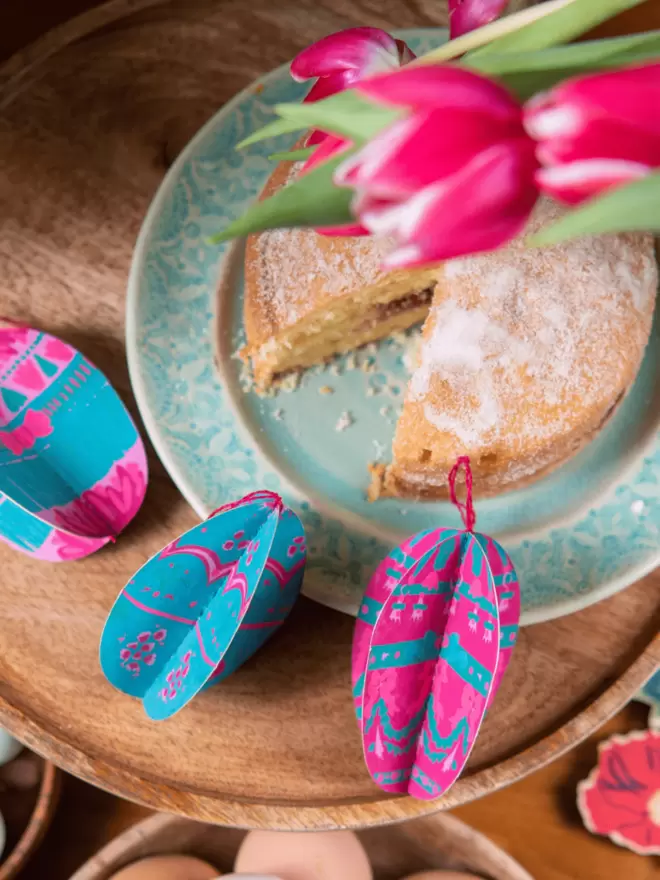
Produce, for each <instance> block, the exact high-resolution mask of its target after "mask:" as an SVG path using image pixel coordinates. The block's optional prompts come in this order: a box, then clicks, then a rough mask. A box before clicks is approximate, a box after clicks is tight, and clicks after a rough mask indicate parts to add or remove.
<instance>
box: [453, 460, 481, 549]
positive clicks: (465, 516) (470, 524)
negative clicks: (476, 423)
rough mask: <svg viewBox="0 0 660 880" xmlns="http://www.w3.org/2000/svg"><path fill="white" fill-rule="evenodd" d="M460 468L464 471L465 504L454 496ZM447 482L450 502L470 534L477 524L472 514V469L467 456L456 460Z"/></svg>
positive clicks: (475, 517)
mask: <svg viewBox="0 0 660 880" xmlns="http://www.w3.org/2000/svg"><path fill="white" fill-rule="evenodd" d="M461 468H464V469H465V503H463V502H462V501H459V500H458V496H457V494H456V477H457V476H458V474H459V471H460V470H461ZM448 480H449V497H450V499H451V502H452V504H454V505H455V506H456V507H457V508H458V512H459V513H460V515H461V519H462V520H463V525H464V526H465V529H466V531H468V532H472V531H473V530H474V526H475V524H476V522H477V515H476V513H475V512H474V504H473V503H472V468H471V467H470V456H469V455H461V456H460V458H457V459H456V464H455V465H454V467H453V468H452V469H451V471H450V472H449V478H448Z"/></svg>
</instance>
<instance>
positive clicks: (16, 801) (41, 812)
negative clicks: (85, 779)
mask: <svg viewBox="0 0 660 880" xmlns="http://www.w3.org/2000/svg"><path fill="white" fill-rule="evenodd" d="M17 760H20V761H23V762H26V761H27V762H30V763H34V764H37V765H38V766H39V774H40V777H41V778H40V779H39V782H38V788H37V789H36V791H31V790H30V789H26V790H22V789H16V788H7V789H6V790H5V791H4V793H3V796H2V798H0V804H1V805H2V815H3V818H4V820H5V822H6V824H7V830H8V832H10V833H11V832H12V831H13V828H12V823H11V819H12V817H13V816H16V817H18V812H19V811H20V812H21V813H23V812H24V811H25V807H27V810H28V812H27V816H28V817H29V818H28V819H27V822H25V817H23V819H22V822H21V825H20V826H19V828H22V830H21V832H20V834H19V836H18V840H17V841H16V843H15V844H14V843H13V842H12V841H11V839H10V833H8V839H7V850H6V851H5V852H4V853H3V856H4V859H2V860H1V861H0V880H13V878H14V877H18V875H19V873H20V872H21V871H22V870H23V868H24V867H25V865H26V864H27V862H28V861H29V860H30V858H31V857H32V855H33V853H34V852H35V850H36V849H37V847H38V846H39V844H40V843H41V841H42V839H43V837H44V835H45V834H46V832H47V831H48V826H49V825H50V823H51V820H52V818H53V816H54V814H55V810H56V809H57V804H58V801H59V795H60V784H61V779H62V774H61V772H60V771H59V770H58V769H57V767H55V765H54V764H52V763H51V762H50V761H44V760H43V759H42V758H40V757H39V756H38V755H34V754H30V753H28V752H26V751H23V752H22V753H21V755H20V757H19V758H18V759H17ZM26 801H29V803H25V802H26Z"/></svg>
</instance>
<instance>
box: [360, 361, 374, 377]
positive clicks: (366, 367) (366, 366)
mask: <svg viewBox="0 0 660 880" xmlns="http://www.w3.org/2000/svg"><path fill="white" fill-rule="evenodd" d="M360 369H361V370H362V372H363V373H373V371H374V370H375V369H376V359H375V358H372V357H369V358H367V359H366V360H364V361H362V363H361V364H360Z"/></svg>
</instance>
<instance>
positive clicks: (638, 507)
mask: <svg viewBox="0 0 660 880" xmlns="http://www.w3.org/2000/svg"><path fill="white" fill-rule="evenodd" d="M630 509H631V510H632V512H633V513H634V514H635V516H641V515H642V514H643V513H646V505H645V504H644V502H643V501H642V499H641V498H638V499H637V501H633V503H632V504H631V505H630Z"/></svg>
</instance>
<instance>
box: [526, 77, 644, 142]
mask: <svg viewBox="0 0 660 880" xmlns="http://www.w3.org/2000/svg"><path fill="white" fill-rule="evenodd" d="M550 96H551V100H552V102H553V104H554V105H555V106H557V107H570V108H572V109H573V111H574V112H575V113H576V114H578V115H579V117H580V119H581V120H582V127H584V126H586V125H587V124H588V123H589V122H591V121H592V120H593V119H597V118H610V119H616V120H618V121H619V122H620V123H625V124H626V125H629V126H633V127H634V128H637V129H640V130H642V131H646V132H648V133H653V134H654V135H656V136H660V113H658V112H657V108H658V107H660V63H653V64H644V65H641V66H635V67H627V68H624V69H623V70H614V71H608V72H606V73H596V74H592V75H589V76H582V77H576V78H575V79H570V80H567V81H566V82H564V83H562V84H561V85H559V86H557V87H556V88H554V89H553V90H552V91H551V92H550ZM535 107H536V105H535V104H533V105H532V108H533V109H535ZM654 111H655V112H654Z"/></svg>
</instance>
